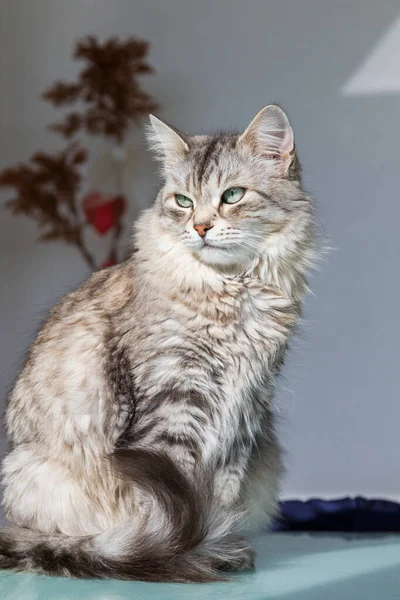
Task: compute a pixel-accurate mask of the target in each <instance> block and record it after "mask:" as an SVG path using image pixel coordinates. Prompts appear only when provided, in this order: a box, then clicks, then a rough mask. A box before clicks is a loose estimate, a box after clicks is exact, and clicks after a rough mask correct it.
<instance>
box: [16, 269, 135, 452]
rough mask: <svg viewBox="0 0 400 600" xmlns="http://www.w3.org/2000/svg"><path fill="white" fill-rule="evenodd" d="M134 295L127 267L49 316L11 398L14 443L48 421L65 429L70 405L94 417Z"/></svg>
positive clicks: (84, 288)
mask: <svg viewBox="0 0 400 600" xmlns="http://www.w3.org/2000/svg"><path fill="white" fill-rule="evenodd" d="M133 290H134V277H133V266H132V263H131V262H130V261H127V262H126V263H122V264H121V265H118V266H116V267H112V268H110V269H105V270H103V271H99V272H97V273H94V274H93V275H92V276H91V278H90V279H89V280H88V281H86V282H85V283H84V284H83V285H81V286H80V287H79V288H78V289H77V290H75V291H73V292H71V293H69V294H67V295H66V296H65V297H64V298H63V299H62V300H61V301H60V302H59V303H58V304H57V305H56V306H55V307H54V308H53V309H52V310H51V311H50V312H49V315H48V317H47V318H46V320H45V322H44V324H43V326H42V328H41V329H40V331H39V333H38V335H37V338H36V340H35V342H34V343H33V344H32V346H31V348H30V349H29V352H28V358H27V361H26V363H25V366H24V369H23V371H22V373H21V374H20V376H19V378H18V379H17V382H16V384H15V387H14V389H13V391H12V393H11V395H10V399H9V404H8V408H7V415H6V420H7V427H8V430H9V433H10V435H11V436H12V437H13V439H14V441H28V440H29V439H31V438H32V437H33V436H34V435H35V433H38V432H39V431H43V419H46V421H47V422H49V424H50V421H52V422H54V423H56V422H57V421H59V422H60V426H61V423H62V422H63V421H62V418H63V413H65V406H64V405H65V403H66V402H68V405H69V406H68V410H71V408H72V409H74V408H75V409H76V411H79V412H80V413H82V415H85V414H89V413H90V411H91V409H92V408H93V403H97V402H98V399H99V396H101V394H102V391H103V388H104V382H103V368H104V361H105V360H106V351H105V347H106V343H107V340H108V338H109V335H110V328H111V327H112V326H113V317H114V315H116V314H118V313H120V312H121V311H123V310H124V309H125V308H126V307H127V306H128V305H129V303H130V302H131V299H132V297H133V293H134V292H133ZM81 421H82V423H83V422H84V419H81ZM50 430H51V427H49V431H50ZM53 433H54V432H53Z"/></svg>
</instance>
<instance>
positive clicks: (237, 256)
mask: <svg viewBox="0 0 400 600" xmlns="http://www.w3.org/2000/svg"><path fill="white" fill-rule="evenodd" d="M194 255H195V257H196V258H197V259H198V260H200V262H202V263H204V264H206V265H209V266H212V267H214V268H217V269H218V268H221V269H222V270H226V269H229V268H232V269H237V268H239V269H240V268H243V267H245V266H246V265H248V263H249V260H250V257H249V256H248V255H246V254H245V253H243V255H242V253H240V252H238V251H237V249H236V250H235V249H233V248H232V247H225V248H224V247H221V246H211V245H204V246H203V247H202V248H200V249H199V250H197V251H196V252H195V253H194Z"/></svg>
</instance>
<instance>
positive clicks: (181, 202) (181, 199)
mask: <svg viewBox="0 0 400 600" xmlns="http://www.w3.org/2000/svg"><path fill="white" fill-rule="evenodd" d="M175 200H176V203H177V204H178V206H182V208H191V207H192V206H193V202H192V201H191V199H190V198H188V197H187V196H184V195H183V194H175Z"/></svg>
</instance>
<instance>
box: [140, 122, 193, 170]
mask: <svg viewBox="0 0 400 600" xmlns="http://www.w3.org/2000/svg"><path fill="white" fill-rule="evenodd" d="M146 133H147V139H148V142H149V144H150V148H151V149H152V150H154V152H155V154H156V156H157V158H159V159H161V160H163V161H164V160H168V159H173V158H176V157H184V155H185V154H186V152H188V150H189V146H188V145H187V143H186V142H185V140H184V139H183V136H182V134H180V133H178V132H177V131H175V129H172V127H170V126H169V125H167V124H166V123H163V121H161V120H160V119H158V118H157V117H155V116H154V115H150V125H149V126H148V127H147V132H146Z"/></svg>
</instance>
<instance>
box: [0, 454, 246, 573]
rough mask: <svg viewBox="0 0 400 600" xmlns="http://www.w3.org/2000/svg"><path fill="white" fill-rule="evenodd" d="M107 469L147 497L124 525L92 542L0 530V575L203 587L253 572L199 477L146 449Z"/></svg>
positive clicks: (229, 518)
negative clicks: (225, 572)
mask: <svg viewBox="0 0 400 600" xmlns="http://www.w3.org/2000/svg"><path fill="white" fill-rule="evenodd" d="M113 463H114V465H115V466H116V468H117V470H118V472H119V474H120V475H121V476H123V477H125V478H127V477H128V478H129V480H130V481H132V482H134V483H135V484H136V485H137V486H139V487H140V488H141V489H142V490H143V491H144V492H145V497H146V498H149V501H148V503H147V502H146V507H145V510H144V511H143V512H142V513H141V514H140V515H139V516H132V518H131V519H130V520H129V521H124V522H121V524H119V525H117V526H115V527H113V528H112V529H110V530H108V531H106V532H104V533H101V534H98V535H95V536H87V537H78V538H67V537H64V536H59V535H46V534H43V533H40V532H35V531H32V530H29V529H23V528H20V529H18V528H11V529H5V530H1V531H0V568H2V569H16V570H19V571H33V572H37V573H43V574H50V575H60V576H72V577H83V578H99V579H103V578H117V579H131V580H132V579H134V580H142V581H165V582H167V581H168V582H172V581H173V582H206V581H218V580H221V579H223V577H222V575H221V571H220V569H224V568H229V569H239V568H246V567H249V566H252V558H253V556H252V551H251V548H250V547H249V546H248V544H247V542H245V541H244V540H241V539H240V538H237V537H235V536H234V535H233V534H232V533H231V531H232V527H233V525H234V522H235V515H234V514H230V515H229V514H227V513H226V512H224V513H223V514H219V511H217V510H215V508H214V506H213V504H214V501H213V494H212V488H211V486H209V485H207V479H206V478H205V477H199V478H198V479H197V478H196V481H197V483H196V485H194V484H192V483H190V482H189V481H188V479H187V478H186V477H185V476H184V475H183V474H182V473H181V471H180V470H179V469H178V468H177V467H176V466H175V465H174V463H173V462H172V461H171V460H170V459H169V458H168V457H167V456H164V455H161V454H157V453H153V452H148V451H144V450H118V451H117V452H116V454H115V455H114V459H113Z"/></svg>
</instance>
